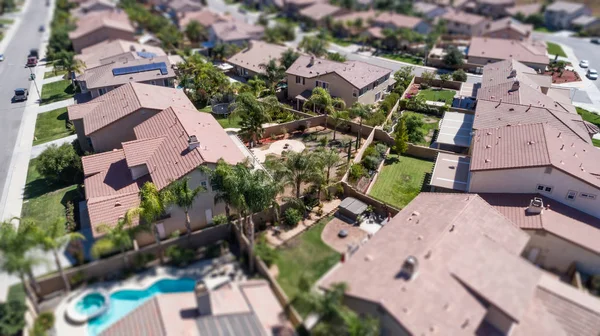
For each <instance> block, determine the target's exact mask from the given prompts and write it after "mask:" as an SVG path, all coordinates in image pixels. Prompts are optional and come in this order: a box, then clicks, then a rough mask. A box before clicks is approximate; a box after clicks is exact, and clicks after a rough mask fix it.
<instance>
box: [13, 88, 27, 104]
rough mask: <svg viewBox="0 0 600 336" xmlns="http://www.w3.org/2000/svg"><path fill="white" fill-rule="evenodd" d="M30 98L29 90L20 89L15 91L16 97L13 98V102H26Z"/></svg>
mask: <svg viewBox="0 0 600 336" xmlns="http://www.w3.org/2000/svg"><path fill="white" fill-rule="evenodd" d="M28 97H29V92H28V91H27V89H23V88H19V89H15V96H14V97H13V101H16V102H18V101H26V100H27V98H28Z"/></svg>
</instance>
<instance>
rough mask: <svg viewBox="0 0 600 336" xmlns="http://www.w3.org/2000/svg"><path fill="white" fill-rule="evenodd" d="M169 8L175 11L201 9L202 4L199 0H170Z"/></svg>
mask: <svg viewBox="0 0 600 336" xmlns="http://www.w3.org/2000/svg"><path fill="white" fill-rule="evenodd" d="M168 4H169V8H171V9H173V10H174V11H175V12H181V11H183V10H188V9H189V8H193V9H197V10H201V9H202V4H201V3H200V2H199V1H193V0H170V1H169V2H168Z"/></svg>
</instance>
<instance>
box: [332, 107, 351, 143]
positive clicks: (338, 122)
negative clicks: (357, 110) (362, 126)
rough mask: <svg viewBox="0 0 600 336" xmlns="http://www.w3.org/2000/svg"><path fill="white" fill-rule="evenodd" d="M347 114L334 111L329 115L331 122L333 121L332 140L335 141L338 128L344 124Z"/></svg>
mask: <svg viewBox="0 0 600 336" xmlns="http://www.w3.org/2000/svg"><path fill="white" fill-rule="evenodd" d="M347 118H348V113H347V112H346V111H335V112H333V113H332V114H331V120H332V121H333V140H334V141H335V135H336V133H337V129H338V127H340V126H342V125H343V124H344V123H346V119H347Z"/></svg>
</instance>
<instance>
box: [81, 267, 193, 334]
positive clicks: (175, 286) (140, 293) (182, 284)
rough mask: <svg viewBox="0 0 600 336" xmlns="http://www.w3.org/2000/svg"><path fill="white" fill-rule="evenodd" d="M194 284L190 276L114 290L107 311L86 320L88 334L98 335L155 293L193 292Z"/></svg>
mask: <svg viewBox="0 0 600 336" xmlns="http://www.w3.org/2000/svg"><path fill="white" fill-rule="evenodd" d="M195 286H196V280H194V279H190V278H181V279H163V280H159V281H157V282H155V283H153V284H152V285H151V286H150V287H148V288H146V289H144V290H120V291H116V292H114V293H112V294H111V295H110V308H109V309H108V311H107V312H106V313H104V314H102V315H101V316H98V317H97V318H95V319H93V320H91V321H89V322H88V334H89V335H91V336H95V335H98V334H99V333H101V332H102V331H103V330H104V329H106V328H107V327H109V326H110V325H111V324H113V323H115V322H116V321H117V320H119V319H121V318H122V317H123V316H125V315H127V314H129V313H130V312H131V311H133V310H134V309H135V308H137V307H139V306H140V305H141V304H142V303H144V302H145V301H146V300H148V299H149V298H151V297H153V296H155V295H157V294H161V293H182V292H193V291H194V287H195ZM84 299H85V298H84Z"/></svg>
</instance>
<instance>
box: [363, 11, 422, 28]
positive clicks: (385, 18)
mask: <svg viewBox="0 0 600 336" xmlns="http://www.w3.org/2000/svg"><path fill="white" fill-rule="evenodd" d="M374 21H375V22H377V23H379V24H382V25H392V26H394V27H396V28H408V29H415V28H416V27H417V25H419V24H420V23H421V22H423V20H421V19H420V18H418V17H414V16H406V15H402V14H396V13H393V12H383V13H381V14H379V15H378V16H377V17H376V18H375V19H374Z"/></svg>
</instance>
